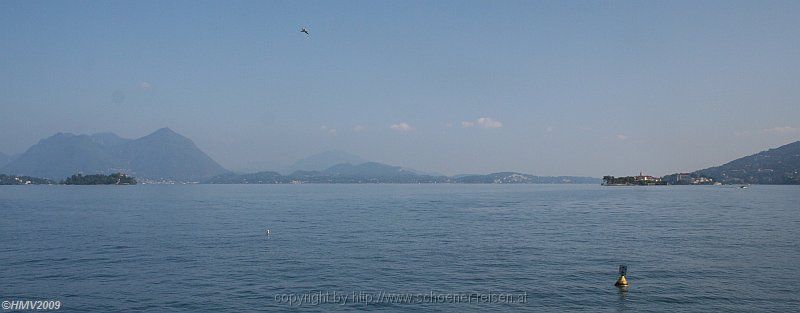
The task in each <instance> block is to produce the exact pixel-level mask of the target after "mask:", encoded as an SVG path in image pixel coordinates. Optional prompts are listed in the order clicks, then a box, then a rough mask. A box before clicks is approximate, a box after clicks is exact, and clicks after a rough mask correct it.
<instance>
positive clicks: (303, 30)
mask: <svg viewBox="0 0 800 313" xmlns="http://www.w3.org/2000/svg"><path fill="white" fill-rule="evenodd" d="M300 32H301V33H306V35H308V36H311V34H309V33H308V30H307V29H306V28H305V27H300Z"/></svg>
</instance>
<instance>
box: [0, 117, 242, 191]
mask: <svg viewBox="0 0 800 313" xmlns="http://www.w3.org/2000/svg"><path fill="white" fill-rule="evenodd" d="M116 172H122V173H126V174H128V175H131V176H135V177H137V178H140V179H150V180H173V181H183V182H191V181H199V180H202V179H206V178H209V177H213V176H216V175H219V174H223V173H226V172H228V171H227V170H226V169H224V168H223V167H222V166H220V165H219V164H217V163H216V162H215V161H214V160H212V159H211V158H210V157H209V156H208V155H206V154H205V153H204V152H203V151H201V150H200V149H199V148H197V146H195V144H194V142H192V141H191V140H190V139H189V138H186V137H184V136H181V135H180V134H178V133H176V132H174V131H172V130H171V129H169V128H161V129H159V130H157V131H155V132H153V133H152V134H149V135H147V136H144V137H141V138H138V139H126V138H121V137H119V136H117V135H116V134H113V133H99V134H93V135H75V134H71V133H57V134H55V135H53V136H51V137H48V138H45V139H42V140H40V141H39V142H38V143H37V144H35V145H33V146H32V147H30V148H29V149H28V150H27V151H25V153H23V154H22V155H20V156H18V157H16V158H15V159H14V160H13V161H11V162H10V163H8V164H6V165H5V166H3V167H2V168H0V173H6V174H16V175H29V176H35V177H45V178H51V179H63V178H64V177H67V176H70V175H73V174H76V173H83V174H97V173H101V174H111V173H116Z"/></svg>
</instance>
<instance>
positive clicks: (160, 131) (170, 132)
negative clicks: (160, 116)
mask: <svg viewBox="0 0 800 313" xmlns="http://www.w3.org/2000/svg"><path fill="white" fill-rule="evenodd" d="M151 135H169V136H174V135H178V136H180V135H179V134H178V133H176V132H175V131H174V130H172V129H170V128H169V127H162V128H159V129H158V130H156V131H154V132H153V133H152V134H151Z"/></svg>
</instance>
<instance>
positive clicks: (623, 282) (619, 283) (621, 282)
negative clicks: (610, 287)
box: [614, 276, 628, 287]
mask: <svg viewBox="0 0 800 313" xmlns="http://www.w3.org/2000/svg"><path fill="white" fill-rule="evenodd" d="M627 285H628V280H627V279H625V276H620V277H619V279H617V282H616V283H615V284H614V286H617V287H625V286H627Z"/></svg>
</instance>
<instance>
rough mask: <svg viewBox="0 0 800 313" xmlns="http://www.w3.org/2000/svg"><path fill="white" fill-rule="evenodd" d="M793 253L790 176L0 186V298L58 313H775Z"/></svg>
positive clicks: (790, 292) (797, 274)
mask: <svg viewBox="0 0 800 313" xmlns="http://www.w3.org/2000/svg"><path fill="white" fill-rule="evenodd" d="M266 229H270V230H271V235H270V236H266V235H265V230H266ZM798 260H800V187H798V186H752V187H751V188H749V189H739V188H732V187H724V186H723V187H712V186H704V187H600V186H573V185H563V186H552V185H283V186H278V185H261V186H257V185H186V186H154V185H140V186H119V187H117V186H2V187H0V297H1V298H2V299H0V300H60V301H61V302H62V308H61V311H78V312H84V311H152V312H164V311H186V312H195V311H209V312H241V311H254V310H262V311H284V310H310V311H320V312H327V311H345V310H347V311H352V310H376V311H418V310H425V311H449V312H464V311H474V312H478V311H487V310H507V311H586V312H624V311H630V312H644V311H654V312H670V311H671V312H688V311H695V312H714V311H728V312H734V311H738V312H752V311H793V310H797V308H798V307H800V270H798V264H800V261H798ZM621 263H625V264H627V265H628V267H629V272H630V274H629V278H630V281H631V283H632V286H631V288H630V290H629V291H628V292H627V293H621V292H619V291H618V290H617V289H616V288H615V287H613V283H614V280H615V279H616V271H617V265H618V264H621ZM310 292H328V293H332V292H337V293H340V294H346V295H348V296H351V295H352V293H353V292H356V293H359V292H361V293H364V294H374V295H379V293H380V292H385V293H414V294H419V293H423V294H430V293H434V294H447V293H489V292H495V293H514V294H519V293H525V294H527V302H526V303H475V302H473V303H401V304H398V303H369V304H364V303H356V304H352V303H348V304H345V305H341V304H334V303H326V304H318V305H313V304H309V303H305V304H303V305H301V306H298V305H297V304H288V303H281V302H280V299H277V300H276V296H281V295H290V294H298V295H302V294H303V293H310Z"/></svg>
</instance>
